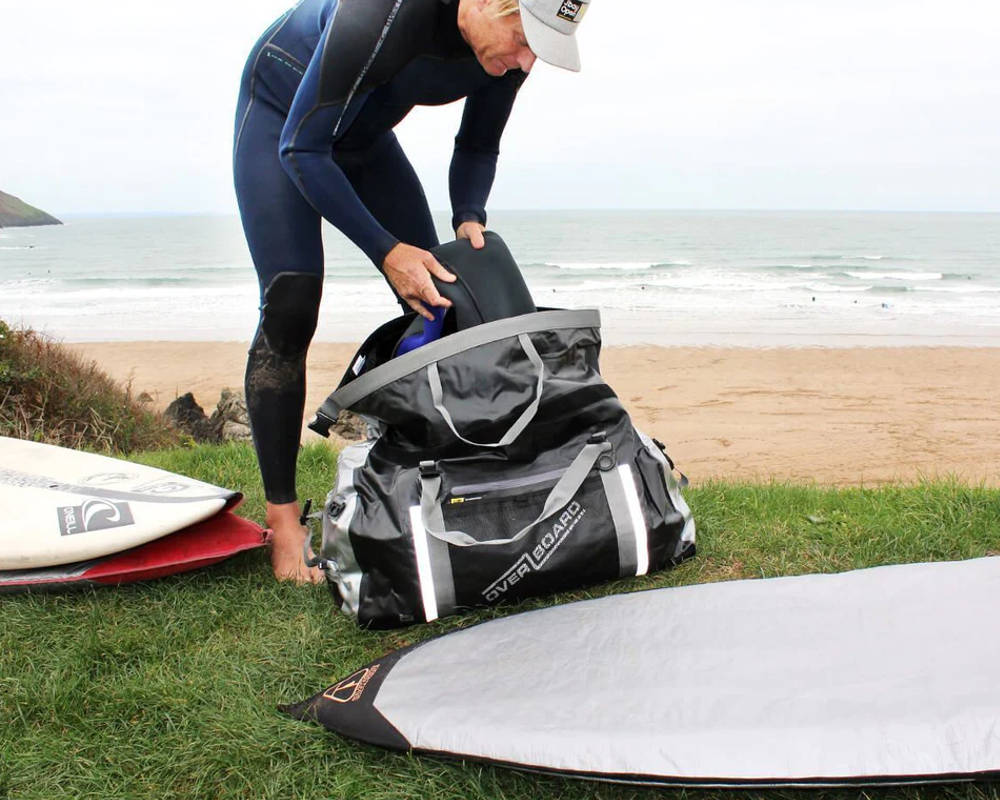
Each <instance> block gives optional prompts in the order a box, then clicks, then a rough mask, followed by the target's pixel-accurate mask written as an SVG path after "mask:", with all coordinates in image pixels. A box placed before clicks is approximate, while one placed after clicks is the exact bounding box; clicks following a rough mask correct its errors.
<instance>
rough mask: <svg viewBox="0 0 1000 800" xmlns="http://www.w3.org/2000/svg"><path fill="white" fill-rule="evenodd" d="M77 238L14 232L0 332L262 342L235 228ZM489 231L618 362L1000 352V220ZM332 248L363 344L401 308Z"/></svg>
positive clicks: (355, 336) (199, 226) (776, 219)
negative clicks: (843, 352) (622, 353)
mask: <svg viewBox="0 0 1000 800" xmlns="http://www.w3.org/2000/svg"><path fill="white" fill-rule="evenodd" d="M65 223H66V224H64V225H61V226H46V227H36V228H4V229H0V319H2V320H4V321H6V322H7V323H8V324H14V325H20V326H27V327H31V328H33V329H35V330H38V331H41V332H43V333H45V334H47V335H49V336H51V337H52V338H54V339H56V340H61V341H67V342H86V341H141V340H171V341H244V342H245V341H249V340H250V338H252V336H253V332H254V329H255V326H256V323H257V315H258V311H257V309H258V305H259V290H258V287H257V281H256V277H255V274H254V271H253V267H252V264H251V261H250V256H249V253H248V251H247V248H246V243H245V241H244V239H243V235H242V230H241V228H240V223H239V220H238V218H236V217H235V216H233V217H230V216H212V215H191V216H176V215H174V216H94V217H87V216H78V217H69V218H67V219H66V220H65ZM436 223H437V225H438V229H439V231H440V233H441V235H442V236H445V235H446V234H447V230H448V216H447V214H444V213H441V214H439V215H437V218H436ZM490 228H491V229H493V230H495V231H497V232H498V233H499V234H500V235H501V236H503V237H504V239H505V241H506V242H507V244H508V246H509V247H510V249H511V251H512V252H513V254H514V256H515V258H516V259H517V260H518V263H519V264H520V266H521V269H522V271H523V273H524V277H525V280H526V281H527V284H528V288H529V289H530V291H531V293H532V295H533V297H534V299H535V302H536V304H537V305H539V306H545V307H556V308H597V309H599V310H600V312H601V319H602V333H603V337H604V341H605V342H606V343H608V344H612V345H631V344H653V345H661V346H671V345H687V346H739V347H812V346H821V347H857V346H908V345H959V346H1000V214H975V213H895V212H891V213H890V212H819V211H810V212H779V211H626V210H609V211H554V210H546V211H496V212H493V214H492V215H491V218H490ZM324 237H325V243H326V244H325V251H326V279H325V284H324V289H323V302H322V308H321V318H320V325H319V329H318V331H317V339H318V340H320V341H342V342H356V341H360V340H362V339H363V338H364V337H365V336H366V335H367V334H368V333H369V332H370V331H371V330H372V329H374V328H375V327H376V326H377V325H378V324H380V323H381V322H384V321H385V320H387V319H389V318H391V317H393V316H396V315H397V314H398V313H399V307H398V306H397V305H396V303H395V301H394V300H393V298H392V295H391V293H390V291H389V289H388V287H387V286H386V284H385V282H384V281H383V279H382V277H381V276H380V275H379V273H378V272H377V271H376V270H375V268H374V267H373V266H372V265H371V263H369V262H368V261H367V260H366V259H365V257H364V255H363V254H362V253H361V252H360V251H359V250H358V249H357V248H356V247H354V246H353V245H352V244H351V243H350V242H349V241H348V240H347V239H345V238H344V237H343V236H341V235H340V234H339V233H338V232H337V231H336V230H335V229H333V228H331V227H327V229H326V230H325V232H324ZM289 268H294V265H292V264H290V265H289Z"/></svg>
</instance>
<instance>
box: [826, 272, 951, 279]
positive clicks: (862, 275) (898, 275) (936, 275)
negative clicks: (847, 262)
mask: <svg viewBox="0 0 1000 800" xmlns="http://www.w3.org/2000/svg"><path fill="white" fill-rule="evenodd" d="M844 274H845V275H849V276H850V277H852V278H859V279H861V280H866V281H939V280H941V279H942V278H943V277H944V273H941V272H851V271H850V270H847V271H846V272H845V273H844Z"/></svg>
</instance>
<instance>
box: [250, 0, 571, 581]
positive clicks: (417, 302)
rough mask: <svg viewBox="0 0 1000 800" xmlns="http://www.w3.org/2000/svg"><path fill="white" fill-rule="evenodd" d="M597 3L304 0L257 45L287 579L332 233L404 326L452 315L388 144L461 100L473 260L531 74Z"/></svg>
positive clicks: (257, 196)
mask: <svg viewBox="0 0 1000 800" xmlns="http://www.w3.org/2000/svg"><path fill="white" fill-rule="evenodd" d="M588 2H589V0H302V2H300V3H299V4H298V5H296V6H295V7H293V8H292V9H291V10H290V11H288V12H287V13H286V14H284V15H283V16H282V17H280V18H279V19H278V20H277V21H275V22H274V23H273V24H272V25H271V26H270V27H269V28H268V29H267V30H266V31H264V33H263V35H262V36H261V38H260V39H259V40H258V41H257V43H256V44H255V45H254V48H253V50H252V51H251V53H250V57H249V58H248V60H247V64H246V68H245V69H244V72H243V78H242V82H241V85H240V93H239V101H238V105H237V111H236V134H235V142H234V147H233V171H234V177H235V184H236V195H237V200H238V202H239V208H240V217H241V219H242V221H243V229H244V232H245V234H246V238H247V243H248V244H249V247H250V254H251V257H252V258H253V262H254V266H255V268H256V270H257V277H258V280H259V282H260V292H261V293H260V323H259V325H258V328H257V333H256V336H255V338H254V341H253V343H252V344H251V346H250V352H249V358H248V361H247V370H246V398H247V408H248V410H249V414H250V423H251V427H252V429H253V437H254V446H255V447H256V450H257V459H258V462H259V464H260V470H261V475H262V478H263V482H264V491H265V494H266V498H267V524H268V526H269V527H271V528H272V529H273V531H274V545H273V549H272V553H271V563H272V566H273V568H274V573H275V576H276V577H278V578H279V579H291V580H296V581H319V580H321V575H320V573H319V571H318V570H315V569H312V570H310V569H308V568H307V567H306V566H305V564H304V563H303V560H302V545H303V542H304V537H305V531H304V529H303V527H302V525H301V524H300V523H299V516H300V509H299V505H298V502H297V498H296V492H295V463H296V457H297V455H298V448H299V437H300V433H301V429H302V414H303V410H304V405H305V379H306V375H305V363H306V351H307V349H308V347H309V343H310V341H311V339H312V335H313V332H314V330H315V328H316V322H317V317H318V313H319V303H320V295H321V293H322V288H323V243H322V238H321V234H320V222H321V219H323V218H325V219H327V220H328V221H329V222H331V223H332V224H333V225H334V226H336V227H337V228H338V229H339V230H340V231H342V232H343V233H344V234H345V235H346V236H347V237H348V238H349V239H350V240H351V241H352V242H354V244H356V245H357V246H358V247H359V248H360V249H361V250H362V251H364V253H365V255H367V256H368V258H370V259H371V260H372V262H373V263H374V264H375V266H376V267H377V268H378V269H379V270H380V271H381V272H382V275H383V276H384V277H385V279H386V281H387V282H388V283H389V285H390V287H391V288H392V290H393V292H394V293H395V294H396V297H397V299H398V300H399V302H400V304H401V305H402V306H403V308H404V309H409V308H412V309H414V310H415V311H417V312H418V313H420V314H421V315H423V316H424V317H425V318H427V319H432V318H433V314H432V310H431V309H432V308H433V307H435V306H438V307H441V306H447V305H449V303H448V301H447V300H446V299H445V298H443V297H441V295H440V294H439V293H438V292H437V290H436V289H435V287H434V284H433V282H432V281H431V278H430V276H431V275H434V276H435V277H437V278H439V279H441V280H444V281H453V280H454V276H452V275H451V274H450V273H449V272H448V271H447V270H445V269H444V267H442V266H441V265H440V264H439V263H438V262H437V261H436V260H435V258H434V257H433V255H431V253H429V252H428V250H429V249H430V248H431V247H434V246H435V245H436V244H438V239H437V235H436V233H435V230H434V225H433V222H432V220H431V214H430V209H429V208H428V205H427V200H426V198H425V197H424V192H423V189H422V188H421V185H420V181H419V180H418V178H417V175H416V173H415V172H414V170H413V167H412V166H411V165H410V163H409V161H408V160H407V158H406V155H405V154H404V153H403V150H402V148H401V147H400V145H399V142H398V141H397V139H396V136H395V134H394V133H393V128H394V127H395V126H396V124H398V123H399V122H400V121H401V120H402V119H403V118H404V117H405V116H406V115H407V114H408V113H409V112H410V110H411V109H412V108H413V107H414V106H417V105H442V104H445V103H450V102H452V101H455V100H458V99H461V98H465V108H464V113H463V115H462V122H461V125H460V126H459V130H458V133H457V136H456V137H455V149H454V154H453V157H452V161H451V167H450V169H449V174H448V183H449V190H450V195H451V204H452V212H453V215H452V228H453V229H454V231H455V236H456V237H457V238H462V239H468V240H469V241H470V242H471V243H472V246H473V247H477V248H479V247H483V246H484V241H483V231H484V230H485V226H486V210H485V206H486V199H487V197H488V195H489V192H490V188H491V186H492V184H493V177H494V174H495V171H496V162H497V155H498V152H499V142H500V136H501V134H502V132H503V129H504V126H505V125H506V123H507V118H508V116H509V114H510V111H511V107H512V105H513V102H514V98H515V97H516V95H517V92H518V89H519V88H520V87H521V84H522V83H523V82H524V80H525V77H526V76H527V73H528V72H529V71H530V69H531V67H532V65H533V64H534V62H535V59H536V57H537V58H541V59H542V60H543V61H547V62H549V63H551V64H554V65H555V66H559V67H564V68H566V69H571V70H574V71H575V70H579V67H580V62H579V54H578V52H577V46H576V39H575V38H574V36H575V33H576V28H577V25H578V24H579V23H580V21H581V20H582V19H583V17H584V13H585V12H586V10H587V4H588Z"/></svg>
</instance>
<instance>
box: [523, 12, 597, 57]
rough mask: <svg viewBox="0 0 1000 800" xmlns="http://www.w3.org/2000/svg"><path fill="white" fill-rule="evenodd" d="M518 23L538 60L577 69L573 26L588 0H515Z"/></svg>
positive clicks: (580, 16)
mask: <svg viewBox="0 0 1000 800" xmlns="http://www.w3.org/2000/svg"><path fill="white" fill-rule="evenodd" d="M519 2H520V6H521V25H522V26H523V27H524V37H525V38H526V39H527V40H528V47H530V48H531V51H532V52H533V53H534V54H535V55H536V56H538V57H539V58H540V59H542V61H545V62H547V63H549V64H553V65H555V66H557V67H562V68H563V69H569V70H573V72H579V71H580V51H579V49H577V46H576V26H577V25H579V24H580V21H581V20H582V19H583V15H584V14H585V13H586V11H587V6H588V5H590V0H519Z"/></svg>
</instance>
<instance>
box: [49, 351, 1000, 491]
mask: <svg viewBox="0 0 1000 800" xmlns="http://www.w3.org/2000/svg"><path fill="white" fill-rule="evenodd" d="M68 346H69V347H70V348H72V349H73V350H75V351H77V352H79V353H80V354H82V355H83V356H84V357H86V358H88V359H93V360H94V361H96V362H97V363H98V364H99V365H100V366H101V367H102V368H103V369H104V370H105V371H107V372H108V373H109V374H110V375H112V376H113V377H114V378H116V379H118V380H120V381H123V382H130V383H131V386H132V389H133V391H134V392H135V393H136V394H138V393H139V392H147V393H149V394H150V395H151V396H152V397H153V399H154V404H155V406H156V407H157V408H164V407H165V406H166V405H167V404H168V403H169V402H170V401H171V400H172V399H173V398H174V397H176V396H177V395H178V394H183V393H184V392H188V391H190V392H193V393H194V395H195V398H196V399H197V400H198V402H199V403H200V404H201V405H202V406H203V407H206V408H207V409H208V410H211V408H212V407H214V405H215V403H216V402H217V401H218V399H219V394H220V392H221V390H222V389H223V388H224V387H227V386H228V387H240V386H242V380H243V368H244V363H245V351H246V346H245V345H244V344H242V343H236V342H89V343H80V344H70V345H68ZM355 349H356V346H355V345H352V344H329V343H316V344H314V345H313V347H312V348H311V350H310V357H309V393H308V398H307V401H306V413H307V416H308V415H309V414H311V412H312V411H313V410H314V409H315V408H316V407H317V406H318V405H319V404H320V403H321V402H322V400H323V399H324V398H325V397H326V395H327V394H328V393H329V392H330V391H332V390H333V389H334V388H335V387H336V385H337V383H338V382H339V380H340V377H341V375H342V374H343V371H344V369H345V367H346V364H347V361H348V359H349V358H350V357H351V356H352V355H353V354H354V352H355ZM601 366H602V372H603V374H604V376H605V377H606V379H607V380H608V382H609V383H610V385H611V386H612V387H613V388H614V389H615V391H616V392H617V393H618V395H619V396H620V397H621V399H622V401H623V402H624V404H625V406H626V407H627V408H628V410H629V412H630V413H631V414H632V416H633V419H634V420H635V422H636V424H637V425H638V426H639V427H641V428H642V429H643V430H645V431H647V432H649V433H650V434H651V435H653V436H656V437H657V438H659V439H660V440H661V441H663V442H665V443H666V444H667V447H668V451H669V452H670V454H671V456H672V457H673V458H674V460H675V461H676V462H677V465H678V467H679V468H680V469H681V470H683V471H684V472H685V473H686V474H687V475H688V476H689V477H690V479H691V481H692V482H693V483H695V484H697V483H699V482H703V481H706V480H709V479H712V478H727V479H747V480H764V481H766V480H771V479H774V480H778V481H790V482H795V483H809V484H820V485H836V486H858V485H864V486H874V485H881V484H884V483H889V482H906V483H913V482H915V481H919V480H920V479H921V478H924V477H927V478H934V477H943V476H955V477H958V478H960V479H961V480H963V481H969V482H973V483H979V482H984V483H986V484H987V485H990V486H1000V435H998V432H1000V403H998V398H1000V348H953V347H901V348H845V349H838V348H829V349H826V348H803V349H790V348H789V349H753V348H697V347H694V348H682V347H677V348H660V347H616V348H606V349H605V350H604V352H603V353H602V356H601ZM318 438H319V437H317V436H316V435H315V434H313V433H312V432H311V431H306V432H305V436H304V440H315V439H318Z"/></svg>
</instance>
